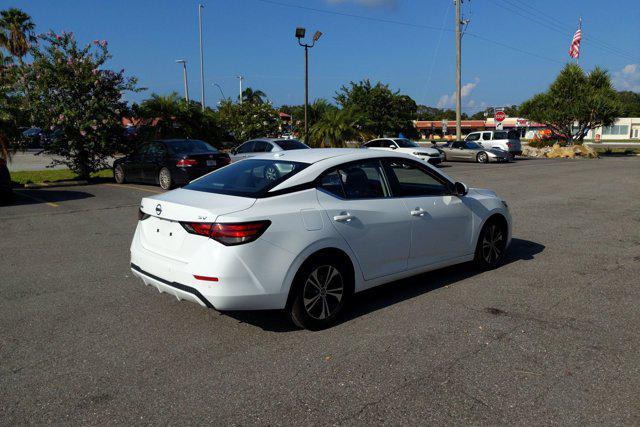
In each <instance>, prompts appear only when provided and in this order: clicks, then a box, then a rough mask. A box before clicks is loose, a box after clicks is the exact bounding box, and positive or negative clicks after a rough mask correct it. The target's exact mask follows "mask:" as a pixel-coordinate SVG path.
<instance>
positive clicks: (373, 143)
mask: <svg viewBox="0 0 640 427" xmlns="http://www.w3.org/2000/svg"><path fill="white" fill-rule="evenodd" d="M364 146H365V147H367V148H377V147H380V140H379V139H374V140H373V141H369V142H367V143H366V144H364Z"/></svg>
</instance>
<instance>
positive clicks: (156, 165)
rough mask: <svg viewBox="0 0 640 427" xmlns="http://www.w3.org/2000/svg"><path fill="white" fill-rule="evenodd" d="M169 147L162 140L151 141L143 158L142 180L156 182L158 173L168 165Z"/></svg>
mask: <svg viewBox="0 0 640 427" xmlns="http://www.w3.org/2000/svg"><path fill="white" fill-rule="evenodd" d="M166 160H167V148H166V147H165V145H164V143H162V142H158V141H155V142H151V143H149V148H148V149H147V151H146V152H145V154H144V156H143V159H142V180H143V181H144V182H150V183H155V182H156V181H157V179H158V173H159V172H160V169H162V167H164V166H166Z"/></svg>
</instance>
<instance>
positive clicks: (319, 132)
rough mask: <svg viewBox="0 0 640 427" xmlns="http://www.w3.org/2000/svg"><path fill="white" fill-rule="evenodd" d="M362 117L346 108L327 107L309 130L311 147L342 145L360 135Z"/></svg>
mask: <svg viewBox="0 0 640 427" xmlns="http://www.w3.org/2000/svg"><path fill="white" fill-rule="evenodd" d="M361 121H362V118H361V116H359V115H358V114H355V113H354V112H353V111H351V110H348V109H343V110H338V109H337V108H334V109H329V110H327V111H326V112H325V114H324V115H323V116H322V117H321V118H320V119H319V120H318V121H317V122H316V123H315V124H314V125H313V126H312V127H311V129H310V130H309V145H311V146H312V147H326V146H329V147H344V146H345V143H346V142H347V141H353V140H355V139H358V138H359V137H360V136H361V132H360V130H359V129H360V127H361V126H360V124H361Z"/></svg>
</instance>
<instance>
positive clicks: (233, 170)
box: [183, 159, 309, 197]
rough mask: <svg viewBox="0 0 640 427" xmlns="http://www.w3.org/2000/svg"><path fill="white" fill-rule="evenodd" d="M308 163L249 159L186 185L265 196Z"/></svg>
mask: <svg viewBox="0 0 640 427" xmlns="http://www.w3.org/2000/svg"><path fill="white" fill-rule="evenodd" d="M307 166H309V165H308V164H307V163H299V162H289V161H281V160H259V159H248V160H243V161H241V162H237V163H232V164H231V165H229V166H226V167H224V168H222V169H218V170H216V171H214V172H211V173H210V174H208V175H205V176H203V177H202V178H199V179H196V180H195V181H192V182H191V183H190V184H188V185H186V186H184V187H183V188H186V189H187V190H195V191H204V192H207V193H219V194H229V195H232V196H241V197H262V196H263V195H264V194H266V192H267V191H269V190H270V189H271V188H273V187H275V186H276V185H278V184H280V183H281V182H283V181H285V180H287V179H289V178H290V177H291V176H293V175H295V174H296V173H298V172H300V171H301V170H303V169H304V168H306V167H307Z"/></svg>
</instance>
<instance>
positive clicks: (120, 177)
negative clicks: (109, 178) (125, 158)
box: [113, 165, 124, 184]
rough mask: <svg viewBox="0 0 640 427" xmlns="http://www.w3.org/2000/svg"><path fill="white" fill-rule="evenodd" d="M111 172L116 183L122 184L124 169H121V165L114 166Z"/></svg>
mask: <svg viewBox="0 0 640 427" xmlns="http://www.w3.org/2000/svg"><path fill="white" fill-rule="evenodd" d="M113 173H114V175H115V179H116V182H117V183H118V184H122V183H123V182H124V170H123V169H122V166H120V165H118V166H116V170H115V171H114V172H113Z"/></svg>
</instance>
